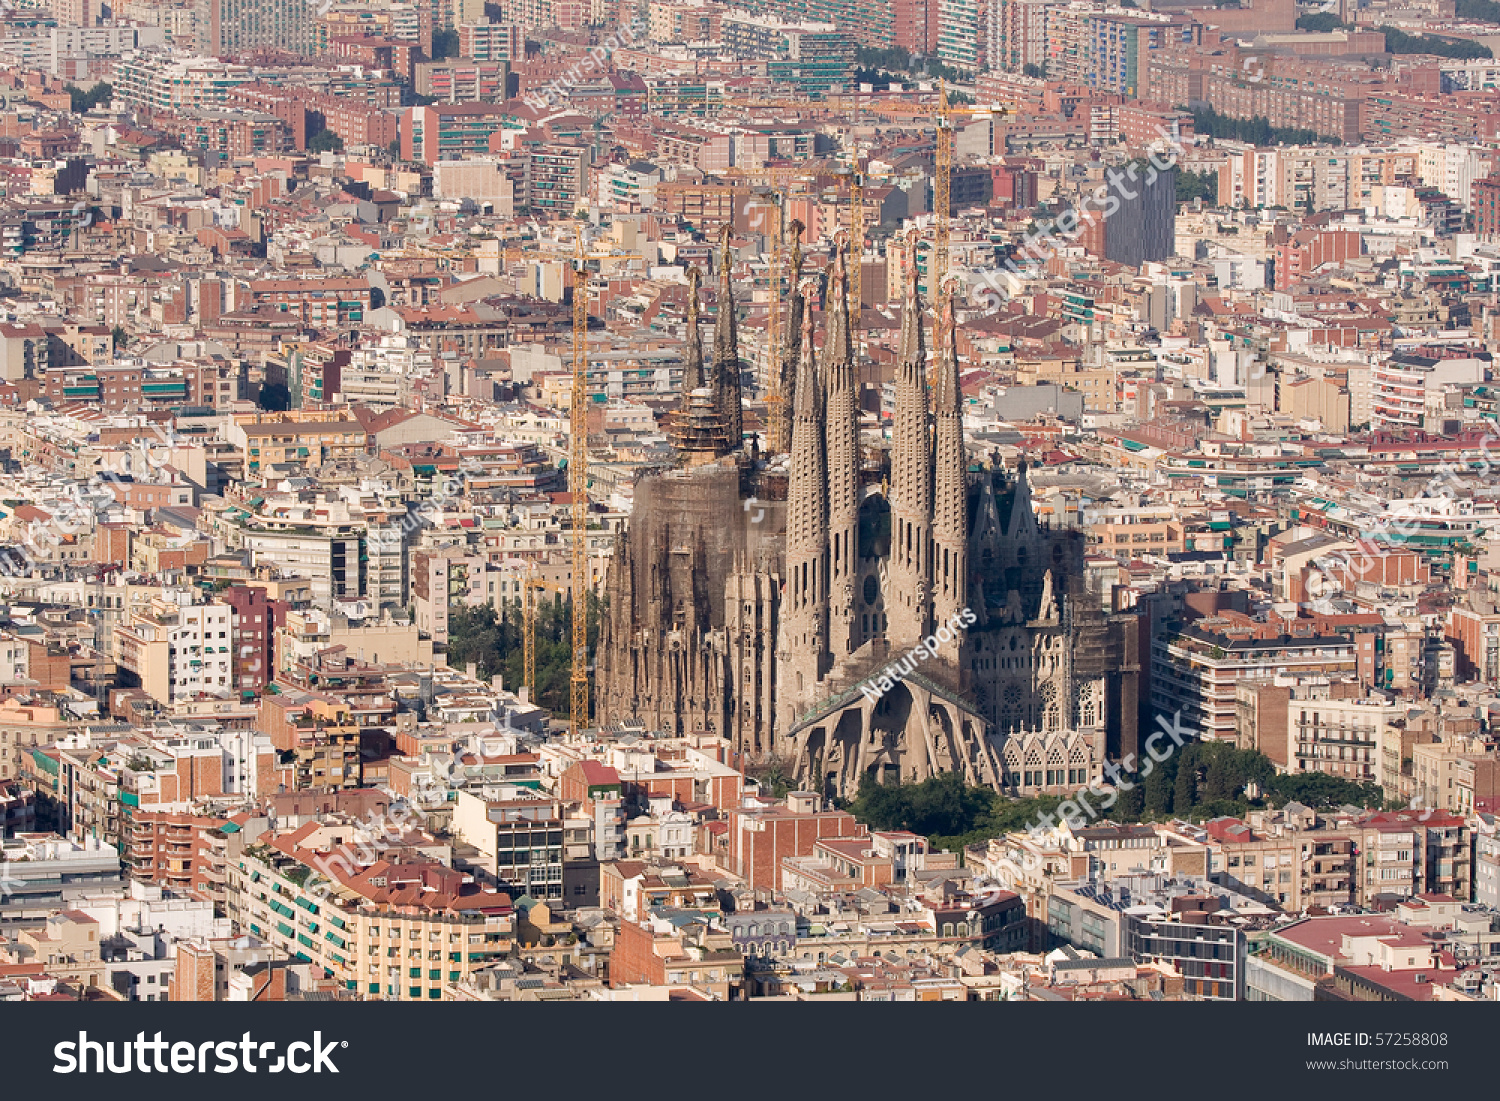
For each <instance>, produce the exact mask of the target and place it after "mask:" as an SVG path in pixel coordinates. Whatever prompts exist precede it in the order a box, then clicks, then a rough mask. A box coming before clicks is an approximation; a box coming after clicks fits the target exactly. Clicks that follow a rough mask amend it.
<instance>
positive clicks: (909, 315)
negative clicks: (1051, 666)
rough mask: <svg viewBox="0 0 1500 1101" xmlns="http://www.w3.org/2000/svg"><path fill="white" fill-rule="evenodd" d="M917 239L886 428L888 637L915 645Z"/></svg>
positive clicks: (920, 388) (919, 592)
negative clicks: (892, 408) (891, 412)
mask: <svg viewBox="0 0 1500 1101" xmlns="http://www.w3.org/2000/svg"><path fill="white" fill-rule="evenodd" d="M916 252H917V234H916V231H915V230H913V231H912V232H911V233H909V234H907V238H906V257H905V259H906V272H905V275H906V294H905V301H904V304H903V305H902V308H901V351H900V358H899V360H898V362H897V364H896V410H895V416H894V418H893V420H892V423H891V558H890V578H891V594H890V598H889V599H888V600H887V606H888V607H890V608H891V611H890V613H889V615H890V625H889V628H888V633H887V638H888V640H889V642H890V643H891V645H893V646H897V647H900V646H915V645H916V644H917V642H919V641H920V640H921V639H923V638H924V637H926V635H927V634H928V627H929V625H930V623H931V614H932V607H931V602H930V580H931V576H932V563H931V555H932V428H931V426H930V425H929V423H928V415H929V410H928V405H927V351H926V347H925V346H924V344H923V341H922V296H921V295H920V294H919V293H918V291H917V262H916Z"/></svg>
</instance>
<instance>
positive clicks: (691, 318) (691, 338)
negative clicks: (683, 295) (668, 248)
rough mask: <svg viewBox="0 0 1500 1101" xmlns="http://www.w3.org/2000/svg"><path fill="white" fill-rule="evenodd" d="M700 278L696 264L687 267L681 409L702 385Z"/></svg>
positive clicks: (686, 405)
mask: <svg viewBox="0 0 1500 1101" xmlns="http://www.w3.org/2000/svg"><path fill="white" fill-rule="evenodd" d="M701 278H702V277H701V275H700V273H699V271H698V269H697V267H696V266H695V267H691V268H688V302H687V347H686V348H685V349H683V354H684V358H685V359H686V361H687V362H686V363H685V364H684V366H683V369H682V401H681V403H680V404H679V406H678V408H680V409H683V410H686V409H687V407H688V399H689V398H690V397H691V396H692V393H693V391H694V390H696V389H698V388H699V387H700V386H702V385H703V334H702V333H701V332H699V331H698V283H699V281H700V279H701Z"/></svg>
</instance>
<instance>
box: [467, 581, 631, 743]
mask: <svg viewBox="0 0 1500 1101" xmlns="http://www.w3.org/2000/svg"><path fill="white" fill-rule="evenodd" d="M603 607H604V605H603V604H602V603H601V601H599V599H598V598H597V597H595V596H594V595H593V594H592V593H590V594H589V598H588V606H587V611H586V613H585V614H586V616H587V620H588V639H589V645H590V646H591V647H593V646H597V645H598V641H599V617H600V615H601V613H602V609H603ZM523 619H524V617H523V615H522V611H521V608H520V606H519V605H518V604H516V603H514V602H512V603H507V604H506V605H505V613H504V615H503V616H501V615H497V614H496V612H495V609H494V608H493V607H490V606H488V605H486V606H484V607H480V608H468V607H463V606H457V607H453V608H450V609H449V612H448V653H447V659H446V660H447V662H448V664H449V665H450V666H452V667H453V668H455V669H463V668H465V667H466V666H467V665H468V664H469V662H473V663H474V664H475V665H476V666H477V667H478V669H477V671H478V674H479V676H480V677H482V678H484V679H486V680H488V679H489V678H490V677H493V676H495V675H496V674H497V673H498V674H499V675H500V676H502V677H503V678H504V680H505V684H506V685H507V686H509V687H510V688H512V689H516V688H519V687H520V685H521V684H523V683H524V681H525V676H526V649H525V647H526V643H525V638H524V631H525V625H524V622H523ZM572 676H573V606H572V600H571V599H565V600H557V599H555V598H549V597H548V596H547V595H546V594H544V593H541V592H538V593H537V604H536V681H537V682H536V685H535V686H534V687H535V689H536V691H535V694H534V695H533V697H532V700H533V702H535V703H536V704H537V705H538V706H540V707H544V708H546V709H547V710H549V711H551V712H553V713H554V714H555V715H557V716H559V717H565V716H567V714H568V712H569V710H570V709H571V708H572V683H571V682H572ZM595 706H596V701H595V699H594V693H593V692H590V693H589V710H590V713H591V714H592V713H593V711H594V709H595Z"/></svg>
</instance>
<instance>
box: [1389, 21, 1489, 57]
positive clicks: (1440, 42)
mask: <svg viewBox="0 0 1500 1101" xmlns="http://www.w3.org/2000/svg"><path fill="white" fill-rule="evenodd" d="M1380 31H1381V33H1382V34H1384V35H1385V50H1386V53H1392V54H1432V55H1433V56H1434V57H1452V58H1457V59H1458V60H1460V61H1473V60H1477V59H1480V58H1489V57H1494V56H1495V54H1494V52H1493V51H1492V50H1491V49H1490V48H1489V47H1488V46H1485V45H1481V44H1480V43H1478V42H1474V41H1471V40H1469V39H1467V38H1440V37H1438V36H1437V35H1434V34H1407V33H1406V32H1405V31H1403V30H1400V29H1399V28H1397V27H1381V28H1380Z"/></svg>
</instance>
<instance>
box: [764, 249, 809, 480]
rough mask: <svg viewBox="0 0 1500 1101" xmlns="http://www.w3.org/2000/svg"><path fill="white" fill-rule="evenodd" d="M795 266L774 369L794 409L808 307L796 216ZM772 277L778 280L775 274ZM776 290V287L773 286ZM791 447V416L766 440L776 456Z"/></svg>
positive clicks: (787, 406)
mask: <svg viewBox="0 0 1500 1101" xmlns="http://www.w3.org/2000/svg"><path fill="white" fill-rule="evenodd" d="M790 228H791V231H792V265H791V271H790V273H789V275H790V278H789V279H788V281H787V286H788V288H790V290H791V294H790V297H789V299H788V309H787V325H786V336H785V338H784V339H783V341H782V345H781V348H780V349H778V362H777V363H776V365H775V368H774V369H775V370H778V371H780V372H781V400H782V403H783V404H782V408H783V409H786V410H791V409H792V408H793V406H794V404H795V403H796V400H797V355H798V352H799V350H800V348H801V341H802V312H803V310H805V309H806V308H807V304H806V302H805V301H804V300H803V297H802V230H803V229H804V228H805V227H804V226H803V225H802V223H801V222H800V221H798V220H796V219H793V220H792V223H791V226H790ZM772 278H773V279H775V275H774V273H773V275H772ZM773 293H774V288H773ZM791 447H792V419H791V416H790V415H788V416H785V417H782V418H781V424H780V431H779V433H778V435H777V438H776V439H769V438H768V439H767V441H766V450H768V451H770V452H771V453H772V454H773V455H775V454H780V453H784V452H787V451H790V450H791Z"/></svg>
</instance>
